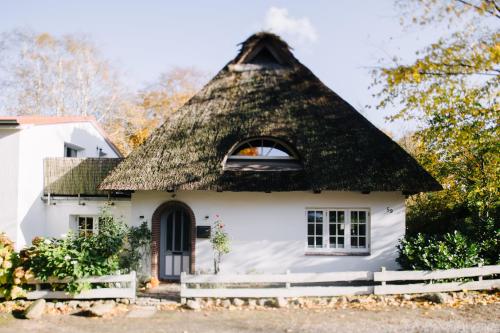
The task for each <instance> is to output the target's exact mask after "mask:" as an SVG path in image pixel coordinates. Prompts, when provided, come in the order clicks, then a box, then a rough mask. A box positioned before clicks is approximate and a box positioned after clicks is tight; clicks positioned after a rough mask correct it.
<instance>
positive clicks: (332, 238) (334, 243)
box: [330, 237, 336, 247]
mask: <svg viewBox="0 0 500 333" xmlns="http://www.w3.org/2000/svg"><path fill="white" fill-rule="evenodd" d="M335 245H336V241H335V237H330V247H335Z"/></svg>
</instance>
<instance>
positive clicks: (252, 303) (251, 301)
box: [248, 299, 257, 308]
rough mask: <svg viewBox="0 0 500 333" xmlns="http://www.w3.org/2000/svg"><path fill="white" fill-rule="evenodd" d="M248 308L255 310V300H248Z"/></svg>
mask: <svg viewBox="0 0 500 333" xmlns="http://www.w3.org/2000/svg"><path fill="white" fill-rule="evenodd" d="M248 306H249V307H251V308H255V307H256V306H257V300H256V299H249V300H248Z"/></svg>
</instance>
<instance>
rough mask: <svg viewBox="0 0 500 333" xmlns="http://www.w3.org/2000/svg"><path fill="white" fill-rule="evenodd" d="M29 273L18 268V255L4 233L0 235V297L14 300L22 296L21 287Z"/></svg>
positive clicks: (29, 275)
mask: <svg viewBox="0 0 500 333" xmlns="http://www.w3.org/2000/svg"><path fill="white" fill-rule="evenodd" d="M30 277H31V272H25V271H24V269H23V268H22V267H19V255H18V253H17V252H15V251H14V243H13V242H12V241H11V240H10V239H9V238H8V237H7V235H6V234H5V233H0V297H4V298H6V299H14V298H17V297H21V296H24V290H23V289H22V288H21V285H22V284H23V283H24V282H25V281H26V279H27V278H30Z"/></svg>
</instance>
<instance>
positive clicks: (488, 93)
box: [374, 0, 500, 256]
mask: <svg viewBox="0 0 500 333" xmlns="http://www.w3.org/2000/svg"><path fill="white" fill-rule="evenodd" d="M396 4H397V6H398V8H399V9H400V10H401V12H402V13H403V15H402V17H403V18H404V19H405V20H406V21H405V20H403V24H418V25H424V26H425V25H432V24H438V23H441V24H442V23H443V22H446V23H448V26H449V27H450V29H451V30H450V34H449V35H448V36H445V37H442V38H440V39H438V40H437V41H436V42H435V43H433V44H431V45H429V46H428V47H427V48H425V49H423V50H420V51H419V52H417V54H416V60H415V61H413V62H412V63H401V62H400V61H399V60H398V59H395V60H396V65H394V66H385V67H382V68H378V69H376V70H375V71H374V75H375V82H374V85H375V86H376V87H377V88H378V89H379V90H378V94H377V96H378V97H379V98H380V102H379V104H378V107H379V108H385V107H386V106H388V105H396V106H397V107H398V108H399V112H397V113H395V114H392V115H391V116H390V117H389V120H391V121H394V120H396V119H404V120H415V119H416V120H418V123H419V124H421V126H420V127H419V129H418V130H417V131H416V132H415V133H413V134H412V135H411V136H410V137H409V138H406V143H407V144H409V143H411V144H409V146H411V150H412V151H411V152H412V153H413V154H414V156H415V157H416V158H417V159H418V160H419V161H420V162H421V163H422V164H423V165H424V167H425V168H426V169H427V170H429V171H430V172H431V173H432V174H433V175H434V176H435V177H437V179H438V180H439V181H440V182H441V184H442V185H443V187H444V191H441V192H438V193H430V194H420V195H417V196H414V197H412V198H411V199H410V201H409V207H408V208H409V214H408V222H409V224H410V226H411V224H412V223H414V224H413V227H414V228H415V222H418V223H425V222H435V223H431V224H427V227H428V229H427V231H430V230H433V231H434V232H444V231H450V230H451V229H454V228H461V229H462V230H463V229H466V230H467V231H469V232H473V233H474V234H476V235H483V236H485V237H490V238H491V237H494V238H496V239H497V242H496V244H497V245H498V237H499V233H498V230H499V222H498V218H499V214H498V211H499V199H500V192H499V188H500V180H499V172H500V157H499V156H500V141H499V134H500V130H499V126H498V125H499V120H500V118H499V110H500V105H499V79H500V33H499V27H500V7H499V6H498V3H497V2H496V1H493V0H491V1H489V0H482V1H480V0H476V1H474V0H470V1H461V0H453V1H438V0H399V1H396ZM408 19H409V20H408ZM408 21H409V22H408ZM458 27H460V28H458ZM436 223H437V225H436ZM419 225H420V224H419ZM420 226H421V225H420ZM415 229H417V230H418V229H419V228H415ZM496 256H498V250H497V253H496Z"/></svg>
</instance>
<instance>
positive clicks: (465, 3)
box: [455, 0, 500, 19]
mask: <svg viewBox="0 0 500 333" xmlns="http://www.w3.org/2000/svg"><path fill="white" fill-rule="evenodd" d="M455 1H457V2H460V3H461V4H463V5H465V6H469V7H472V8H474V9H476V10H477V11H479V12H482V11H484V12H486V13H488V14H490V15H493V16H495V17H496V18H498V19H500V10H499V9H498V5H497V3H496V2H495V1H494V0H493V4H494V6H495V9H496V11H497V12H498V13H497V12H494V11H491V10H487V9H485V8H482V7H480V6H478V5H475V4H473V3H470V2H468V1H465V0H455ZM486 2H489V1H486Z"/></svg>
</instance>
